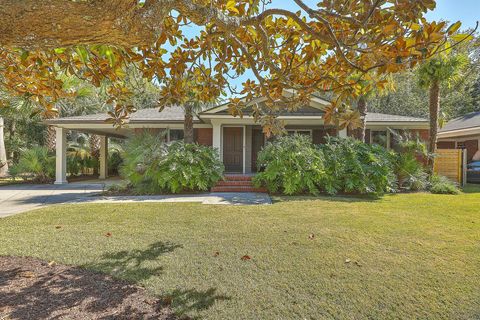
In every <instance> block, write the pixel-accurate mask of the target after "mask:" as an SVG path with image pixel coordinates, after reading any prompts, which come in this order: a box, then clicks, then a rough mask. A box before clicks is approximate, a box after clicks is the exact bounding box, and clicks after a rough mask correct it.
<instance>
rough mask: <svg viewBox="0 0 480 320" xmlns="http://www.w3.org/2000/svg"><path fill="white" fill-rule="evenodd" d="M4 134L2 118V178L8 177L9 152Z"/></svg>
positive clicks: (0, 135) (0, 149)
mask: <svg viewBox="0 0 480 320" xmlns="http://www.w3.org/2000/svg"><path fill="white" fill-rule="evenodd" d="M3 133H4V132H3V118H2V117H0V177H5V176H6V175H8V162H7V151H6V150H5V136H4V134H3Z"/></svg>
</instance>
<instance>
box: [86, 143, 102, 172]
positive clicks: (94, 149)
mask: <svg viewBox="0 0 480 320" xmlns="http://www.w3.org/2000/svg"><path fill="white" fill-rule="evenodd" d="M88 143H89V145H90V155H91V156H92V157H93V158H95V159H97V160H99V159H100V137H99V136H97V135H96V134H91V135H90V137H89V138H88ZM97 163H98V164H100V162H99V161H97ZM98 173H99V168H98V166H95V167H93V174H94V175H98Z"/></svg>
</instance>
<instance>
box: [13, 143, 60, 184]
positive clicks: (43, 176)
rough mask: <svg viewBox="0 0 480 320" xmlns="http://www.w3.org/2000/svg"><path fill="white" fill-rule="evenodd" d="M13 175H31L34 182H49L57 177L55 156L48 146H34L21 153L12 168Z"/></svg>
mask: <svg viewBox="0 0 480 320" xmlns="http://www.w3.org/2000/svg"><path fill="white" fill-rule="evenodd" d="M10 174H11V175H12V176H14V177H15V176H31V177H32V179H33V181H34V182H37V183H49V182H52V181H53V178H54V177H55V156H54V155H51V154H50V153H49V152H48V149H47V148H46V147H33V148H31V149H28V150H25V151H23V152H22V153H21V155H20V158H19V161H18V163H17V164H15V165H13V166H12V167H11V169H10Z"/></svg>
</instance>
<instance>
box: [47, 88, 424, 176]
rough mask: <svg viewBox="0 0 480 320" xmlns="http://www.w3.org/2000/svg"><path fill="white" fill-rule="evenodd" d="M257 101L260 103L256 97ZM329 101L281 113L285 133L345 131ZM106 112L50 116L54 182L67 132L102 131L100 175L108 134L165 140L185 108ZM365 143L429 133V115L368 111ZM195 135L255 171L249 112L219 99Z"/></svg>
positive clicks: (61, 171) (175, 133)
mask: <svg viewBox="0 0 480 320" xmlns="http://www.w3.org/2000/svg"><path fill="white" fill-rule="evenodd" d="M255 103H262V100H261V99H257V101H255ZM327 105H329V102H328V101H326V100H323V99H320V98H317V97H313V98H312V99H311V102H310V105H308V106H305V107H302V108H299V109H297V110H296V111H287V112H285V113H283V114H281V115H280V116H279V119H280V120H282V121H283V122H284V123H285V128H286V130H287V131H288V133H292V134H293V133H298V134H305V135H308V136H310V137H311V138H312V141H313V142H314V143H316V144H320V143H322V142H323V141H324V139H325V137H326V136H327V135H331V136H334V135H338V136H342V137H346V136H347V130H341V131H338V130H337V129H336V128H335V127H333V126H331V125H325V124H324V112H323V110H324V108H325V107H326V106H327ZM107 118H108V115H107V114H94V115H86V116H77V117H67V118H57V119H51V120H48V121H47V123H48V124H51V125H54V126H55V127H56V130H57V174H56V181H55V183H58V184H59V183H66V181H67V180H66V132H67V131H68V130H78V131H81V132H87V133H95V134H98V135H100V136H102V140H101V141H102V144H101V159H100V178H105V177H106V172H107V168H106V152H107V151H106V150H107V149H108V148H107V137H118V138H125V137H128V136H129V135H131V134H134V133H136V132H139V131H141V130H150V131H152V132H160V131H162V130H167V140H168V141H173V140H177V139H182V138H183V118H184V112H183V108H182V107H180V106H174V107H167V108H165V109H164V110H163V111H162V112H159V111H158V109H141V110H138V111H137V112H136V113H134V114H132V115H131V117H130V119H129V121H128V125H127V126H125V127H122V128H119V129H115V128H113V127H112V125H111V124H108V123H105V120H106V119H107ZM366 120H367V131H366V140H367V142H368V143H378V144H382V145H384V146H385V147H387V148H389V147H393V146H394V143H395V141H394V136H393V135H391V134H390V131H389V130H388V128H390V129H393V130H401V131H411V132H413V133H416V134H418V135H419V136H420V137H421V138H422V139H424V140H427V139H428V120H426V119H420V118H414V117H405V116H396V115H388V114H379V113H368V114H367V116H366ZM194 128H195V129H194V134H195V141H196V142H197V143H199V144H203V145H209V146H213V147H215V148H217V149H218V151H219V154H220V157H221V159H223V163H224V165H225V169H226V172H229V173H230V172H231V173H243V174H246V173H252V172H255V171H256V159H257V154H258V152H259V151H260V150H261V148H262V146H263V145H264V144H265V142H266V138H265V136H264V134H263V132H262V128H261V126H260V125H258V124H256V123H255V122H254V119H253V117H251V116H250V115H248V110H247V112H245V115H244V116H243V117H233V116H232V115H230V114H229V112H228V106H227V105H226V104H225V105H220V106H217V107H214V108H211V109H208V110H205V111H203V112H200V113H198V114H197V115H196V116H195V117H194Z"/></svg>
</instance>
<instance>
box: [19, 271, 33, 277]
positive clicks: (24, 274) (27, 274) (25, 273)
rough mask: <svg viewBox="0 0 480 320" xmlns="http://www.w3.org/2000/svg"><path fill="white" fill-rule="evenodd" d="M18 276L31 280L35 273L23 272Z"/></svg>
mask: <svg viewBox="0 0 480 320" xmlns="http://www.w3.org/2000/svg"><path fill="white" fill-rule="evenodd" d="M19 276H20V277H22V278H33V277H35V273H33V272H32V271H23V272H20V273H19Z"/></svg>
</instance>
